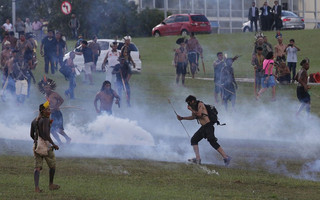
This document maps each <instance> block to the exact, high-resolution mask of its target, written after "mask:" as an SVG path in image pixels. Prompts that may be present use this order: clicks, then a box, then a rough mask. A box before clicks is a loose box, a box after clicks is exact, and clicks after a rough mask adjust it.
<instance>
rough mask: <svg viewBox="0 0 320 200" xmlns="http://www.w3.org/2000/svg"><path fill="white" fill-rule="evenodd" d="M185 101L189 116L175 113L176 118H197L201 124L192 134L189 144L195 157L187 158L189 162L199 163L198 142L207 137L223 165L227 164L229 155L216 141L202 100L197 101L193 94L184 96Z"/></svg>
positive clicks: (229, 159) (229, 158)
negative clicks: (220, 157)
mask: <svg viewBox="0 0 320 200" xmlns="http://www.w3.org/2000/svg"><path fill="white" fill-rule="evenodd" d="M186 102H187V104H188V109H189V110H190V111H191V116H188V117H181V116H180V115H177V119H178V120H180V121H181V120H194V119H197V120H198V122H199V123H200V124H201V127H200V129H199V130H198V131H197V132H196V133H195V134H194V135H193V136H192V138H191V145H192V147H193V150H194V153H195V155H196V157H195V158H192V159H189V161H190V162H193V163H196V164H201V158H200V153H199V146H198V143H199V142H200V141H201V140H202V139H203V138H207V140H208V142H209V143H210V145H211V146H212V147H213V148H214V149H215V150H217V151H218V152H219V153H220V155H221V156H222V157H223V161H224V164H225V166H228V165H229V164H230V161H231V157H230V156H228V155H227V154H226V153H225V152H224V150H223V149H222V147H221V146H220V145H219V144H218V143H217V140H218V139H217V138H216V137H215V135H214V126H213V123H212V122H211V121H210V119H209V117H208V111H207V109H206V107H205V105H204V104H203V102H201V101H198V100H197V99H196V97H195V96H192V95H189V96H188V97H187V98H186Z"/></svg>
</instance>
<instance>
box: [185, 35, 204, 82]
mask: <svg viewBox="0 0 320 200" xmlns="http://www.w3.org/2000/svg"><path fill="white" fill-rule="evenodd" d="M186 44H187V46H186V47H187V51H188V59H189V63H190V70H191V74H192V78H194V74H195V73H196V70H198V71H199V67H198V66H199V56H201V59H203V55H202V47H201V45H200V43H199V41H198V39H197V38H196V37H195V36H194V33H193V32H192V33H191V34H190V39H189V40H188V42H186Z"/></svg>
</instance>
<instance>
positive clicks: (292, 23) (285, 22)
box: [242, 10, 305, 32]
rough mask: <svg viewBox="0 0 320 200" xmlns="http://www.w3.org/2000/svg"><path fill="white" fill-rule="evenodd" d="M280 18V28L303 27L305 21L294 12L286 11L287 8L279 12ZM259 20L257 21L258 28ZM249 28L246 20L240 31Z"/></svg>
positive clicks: (245, 30) (273, 26)
mask: <svg viewBox="0 0 320 200" xmlns="http://www.w3.org/2000/svg"><path fill="white" fill-rule="evenodd" d="M281 20H282V28H281V29H304V28H305V23H304V19H303V18H302V17H299V16H298V15H296V14H295V13H293V12H291V11H288V10H282V12H281ZM260 27H261V25H260V20H259V22H258V29H259V30H260ZM250 29H251V27H250V21H247V22H245V23H243V25H242V31H243V32H249V31H250ZM271 29H272V30H275V25H274V23H273V24H272V26H271Z"/></svg>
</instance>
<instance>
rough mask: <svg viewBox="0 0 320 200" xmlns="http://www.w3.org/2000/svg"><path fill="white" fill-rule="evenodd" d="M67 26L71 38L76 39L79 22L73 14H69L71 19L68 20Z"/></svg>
mask: <svg viewBox="0 0 320 200" xmlns="http://www.w3.org/2000/svg"><path fill="white" fill-rule="evenodd" d="M69 27H70V28H71V32H72V37H73V39H77V37H78V30H79V28H80V22H79V20H78V19H77V17H76V15H75V14H71V19H70V21H69Z"/></svg>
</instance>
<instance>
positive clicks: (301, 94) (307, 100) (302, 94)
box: [297, 86, 311, 103]
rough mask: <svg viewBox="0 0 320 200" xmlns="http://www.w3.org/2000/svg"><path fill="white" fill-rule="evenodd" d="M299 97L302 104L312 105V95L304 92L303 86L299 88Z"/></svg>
mask: <svg viewBox="0 0 320 200" xmlns="http://www.w3.org/2000/svg"><path fill="white" fill-rule="evenodd" d="M297 97H298V99H299V101H300V102H301V103H310V101H311V98H310V94H309V93H308V92H306V91H305V90H304V87H303V86H298V87H297Z"/></svg>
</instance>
